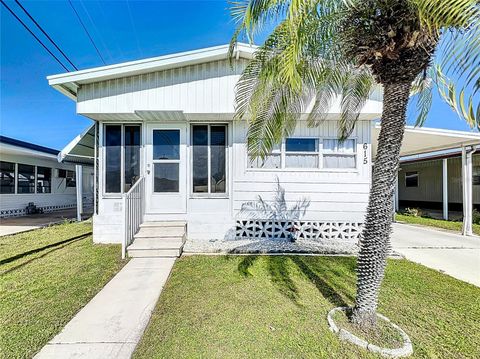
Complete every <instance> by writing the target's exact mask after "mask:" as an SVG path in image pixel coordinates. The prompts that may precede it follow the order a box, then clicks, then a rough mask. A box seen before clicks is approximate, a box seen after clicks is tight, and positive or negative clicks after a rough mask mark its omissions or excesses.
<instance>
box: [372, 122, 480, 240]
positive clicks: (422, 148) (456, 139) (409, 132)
mask: <svg viewBox="0 0 480 359" xmlns="http://www.w3.org/2000/svg"><path fill="white" fill-rule="evenodd" d="M379 132H380V125H378V124H377V125H375V127H374V129H373V131H372V138H373V141H372V156H373V158H375V155H376V153H377V138H378V135H379ZM478 145H480V134H479V133H474V132H465V131H453V130H444V129H435V128H419V127H412V126H407V127H406V128H405V136H404V139H403V144H402V148H401V150H400V157H401V159H402V160H413V159H422V158H425V159H427V158H432V157H438V156H443V155H446V154H448V153H451V152H455V151H459V150H460V151H461V154H462V197H463V230H462V232H463V235H472V234H473V232H472V209H473V199H472V192H473V188H472V183H473V181H472V176H473V166H472V163H473V161H472V155H473V153H474V152H475V151H476V149H477V146H478ZM447 161H448V159H447V158H444V159H443V160H442V190H443V197H442V203H443V217H444V219H448V181H447V178H448V167H447ZM397 182H398V181H397ZM394 203H395V210H398V183H397V186H396V190H395V201H394Z"/></svg>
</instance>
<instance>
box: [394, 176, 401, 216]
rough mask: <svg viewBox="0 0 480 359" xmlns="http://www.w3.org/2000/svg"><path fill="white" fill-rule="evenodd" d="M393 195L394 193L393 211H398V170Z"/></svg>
mask: <svg viewBox="0 0 480 359" xmlns="http://www.w3.org/2000/svg"><path fill="white" fill-rule="evenodd" d="M394 195H395V197H394V200H395V204H394V211H395V212H398V210H399V209H400V196H399V194H398V171H397V177H396V178H395V193H394Z"/></svg>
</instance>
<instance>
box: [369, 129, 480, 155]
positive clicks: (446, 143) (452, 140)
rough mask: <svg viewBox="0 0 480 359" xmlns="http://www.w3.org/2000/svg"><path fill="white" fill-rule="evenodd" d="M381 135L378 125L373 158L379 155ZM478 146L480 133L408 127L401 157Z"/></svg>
mask: <svg viewBox="0 0 480 359" xmlns="http://www.w3.org/2000/svg"><path fill="white" fill-rule="evenodd" d="M379 133H380V125H378V124H376V125H375V127H374V128H373V131H372V139H373V140H372V156H373V158H375V156H376V154H377V141H378V135H379ZM478 144H480V133H476V132H466V131H453V130H444V129H438V128H420V127H413V126H406V127H405V135H404V138H403V143H402V147H401V149H400V157H406V156H412V155H419V154H425V153H431V152H436V151H446V150H452V149H458V148H461V147H463V146H470V145H478Z"/></svg>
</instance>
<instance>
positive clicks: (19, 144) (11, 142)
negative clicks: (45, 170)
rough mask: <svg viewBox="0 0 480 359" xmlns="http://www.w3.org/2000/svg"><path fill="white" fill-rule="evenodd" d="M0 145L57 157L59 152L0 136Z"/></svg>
mask: <svg viewBox="0 0 480 359" xmlns="http://www.w3.org/2000/svg"><path fill="white" fill-rule="evenodd" d="M0 143H3V144H6V145H10V146H15V147H20V148H24V149H27V150H31V151H36V152H41V153H46V154H49V155H55V156H56V155H58V153H59V152H60V151H58V150H55V149H53V148H50V147H45V146H40V145H36V144H34V143H30V142H25V141H21V140H17V139H15V138H11V137H7V136H0Z"/></svg>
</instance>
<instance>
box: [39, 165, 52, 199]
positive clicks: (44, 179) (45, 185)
mask: <svg viewBox="0 0 480 359" xmlns="http://www.w3.org/2000/svg"><path fill="white" fill-rule="evenodd" d="M51 192H52V169H51V168H47V167H37V193H51Z"/></svg>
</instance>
